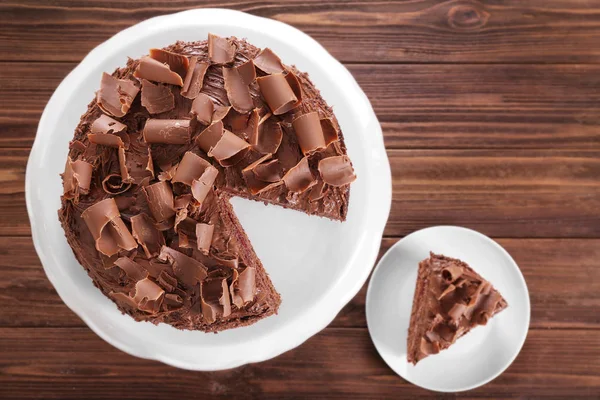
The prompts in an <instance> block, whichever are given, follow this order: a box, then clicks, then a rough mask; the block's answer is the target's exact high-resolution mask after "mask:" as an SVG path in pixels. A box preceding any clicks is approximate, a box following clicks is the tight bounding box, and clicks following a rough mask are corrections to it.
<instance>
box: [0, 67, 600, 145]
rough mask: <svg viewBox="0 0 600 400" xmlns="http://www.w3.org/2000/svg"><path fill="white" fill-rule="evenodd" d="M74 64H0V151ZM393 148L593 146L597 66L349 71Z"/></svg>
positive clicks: (599, 100) (32, 125)
mask: <svg viewBox="0 0 600 400" xmlns="http://www.w3.org/2000/svg"><path fill="white" fill-rule="evenodd" d="M74 67H75V64H74V63H44V64H43V67H42V66H40V64H35V63H34V64H27V63H3V62H0V71H2V74H0V106H1V107H0V130H1V131H2V132H3V134H2V135H1V136H0V146H3V147H27V146H31V144H32V143H33V138H34V137H35V132H36V130H37V124H38V120H39V117H40V115H41V113H42V111H43V108H44V106H45V105H46V102H47V101H48V99H49V98H50V96H51V95H52V92H53V91H54V89H56V87H57V86H58V84H59V83H60V81H61V80H62V79H63V78H64V77H65V76H66V75H67V74H68V72H69V71H70V70H71V69H72V68H74ZM349 68H350V71H351V72H352V74H353V75H354V76H355V77H356V79H357V81H358V82H359V84H360V85H361V87H362V88H363V90H364V91H365V92H366V94H367V95H368V96H369V98H370V99H371V102H372V104H373V107H374V109H375V111H376V113H377V115H378V117H379V119H380V120H381V122H382V127H383V132H384V135H385V141H386V146H387V147H388V148H390V149H393V148H515V149H522V148H560V149H567V148H581V149H586V148H596V149H598V148H600V65H535V66H531V65H514V64H513V65H506V64H504V65H493V66H487V65H472V64H470V65H362V64H361V65H351V66H349Z"/></svg>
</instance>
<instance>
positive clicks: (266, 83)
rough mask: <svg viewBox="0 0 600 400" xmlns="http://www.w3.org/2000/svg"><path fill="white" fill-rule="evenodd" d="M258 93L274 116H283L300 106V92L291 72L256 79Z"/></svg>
mask: <svg viewBox="0 0 600 400" xmlns="http://www.w3.org/2000/svg"><path fill="white" fill-rule="evenodd" d="M256 82H258V86H259V87H260V92H261V93H262V95H263V97H264V98H265V100H266V102H267V104H268V105H269V108H270V109H271V111H272V112H273V114H274V115H281V114H284V113H286V112H288V111H290V110H292V109H294V108H296V107H298V106H299V105H300V103H301V102H302V92H301V90H300V86H299V83H298V80H297V78H296V76H295V75H294V74H292V73H291V72H290V73H288V74H287V75H283V74H273V75H267V76H262V77H260V78H256Z"/></svg>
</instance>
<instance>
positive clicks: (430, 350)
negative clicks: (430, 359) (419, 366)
mask: <svg viewBox="0 0 600 400" xmlns="http://www.w3.org/2000/svg"><path fill="white" fill-rule="evenodd" d="M420 350H421V353H423V354H425V355H426V356H428V355H431V354H438V353H439V352H440V344H439V343H438V342H433V343H429V342H428V341H427V340H425V338H421V346H420Z"/></svg>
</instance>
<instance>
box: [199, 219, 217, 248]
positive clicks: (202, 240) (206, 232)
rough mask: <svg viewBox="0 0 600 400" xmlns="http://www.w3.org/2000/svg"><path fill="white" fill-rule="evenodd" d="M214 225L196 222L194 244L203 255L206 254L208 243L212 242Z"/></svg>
mask: <svg viewBox="0 0 600 400" xmlns="http://www.w3.org/2000/svg"><path fill="white" fill-rule="evenodd" d="M214 231H215V226H214V225H211V224H203V223H197V224H196V245H197V247H198V250H200V251H201V252H202V253H203V254H204V255H208V252H209V251H210V245H211V244H212V238H213V233H214Z"/></svg>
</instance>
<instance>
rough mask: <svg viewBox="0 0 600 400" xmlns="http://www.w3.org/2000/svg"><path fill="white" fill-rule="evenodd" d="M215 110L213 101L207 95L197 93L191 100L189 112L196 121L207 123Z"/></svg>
mask: <svg viewBox="0 0 600 400" xmlns="http://www.w3.org/2000/svg"><path fill="white" fill-rule="evenodd" d="M214 111H215V107H214V103H213V101H212V100H211V98H210V97H208V95H206V94H204V93H199V94H198V95H197V96H196V98H195V99H194V101H193V102H192V108H191V110H190V113H191V114H192V115H193V116H195V117H196V119H197V120H198V122H200V123H202V124H204V125H209V124H210V123H211V121H212V119H213V113H214Z"/></svg>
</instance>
